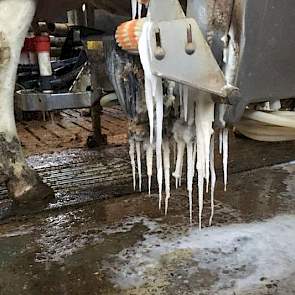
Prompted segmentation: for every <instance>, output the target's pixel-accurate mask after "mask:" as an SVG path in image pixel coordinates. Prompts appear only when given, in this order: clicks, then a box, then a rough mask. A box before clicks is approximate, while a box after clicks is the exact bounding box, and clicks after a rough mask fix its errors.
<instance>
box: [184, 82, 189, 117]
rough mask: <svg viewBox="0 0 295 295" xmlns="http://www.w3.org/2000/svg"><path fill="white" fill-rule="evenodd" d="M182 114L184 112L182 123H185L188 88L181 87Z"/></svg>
mask: <svg viewBox="0 0 295 295" xmlns="http://www.w3.org/2000/svg"><path fill="white" fill-rule="evenodd" d="M183 112H184V121H185V122H187V114H188V87H187V86H183Z"/></svg>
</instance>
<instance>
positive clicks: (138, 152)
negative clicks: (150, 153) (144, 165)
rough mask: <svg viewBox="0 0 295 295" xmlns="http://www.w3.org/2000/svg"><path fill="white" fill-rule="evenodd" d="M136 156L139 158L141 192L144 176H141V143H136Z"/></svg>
mask: <svg viewBox="0 0 295 295" xmlns="http://www.w3.org/2000/svg"><path fill="white" fill-rule="evenodd" d="M136 156H137V169H138V180H139V191H140V192H141V184H142V175H141V151H140V141H138V142H136Z"/></svg>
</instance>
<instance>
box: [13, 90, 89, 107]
mask: <svg viewBox="0 0 295 295" xmlns="http://www.w3.org/2000/svg"><path fill="white" fill-rule="evenodd" d="M15 98H16V104H17V106H18V108H19V109H20V110H22V111H24V112H34V111H41V112H42V111H43V112H50V111H56V110H64V109H82V108H90V107H91V106H92V105H93V103H94V100H93V95H92V93H91V92H90V91H86V92H78V93H36V92H31V91H30V90H20V91H17V92H16V97H15Z"/></svg>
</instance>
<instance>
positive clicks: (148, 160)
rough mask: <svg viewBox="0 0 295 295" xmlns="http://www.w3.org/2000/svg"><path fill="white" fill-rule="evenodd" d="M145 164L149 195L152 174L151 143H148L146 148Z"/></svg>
mask: <svg viewBox="0 0 295 295" xmlns="http://www.w3.org/2000/svg"><path fill="white" fill-rule="evenodd" d="M146 165H147V175H148V187H149V195H151V184H152V175H153V146H152V145H151V144H148V146H147V150H146Z"/></svg>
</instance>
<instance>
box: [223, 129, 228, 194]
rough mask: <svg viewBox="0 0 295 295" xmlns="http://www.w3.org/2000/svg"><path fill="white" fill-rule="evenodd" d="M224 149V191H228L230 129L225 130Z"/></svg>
mask: <svg viewBox="0 0 295 295" xmlns="http://www.w3.org/2000/svg"><path fill="white" fill-rule="evenodd" d="M222 147H223V178H224V191H225V192H226V190H227V166H228V129H227V128H225V129H223V135H222Z"/></svg>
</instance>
